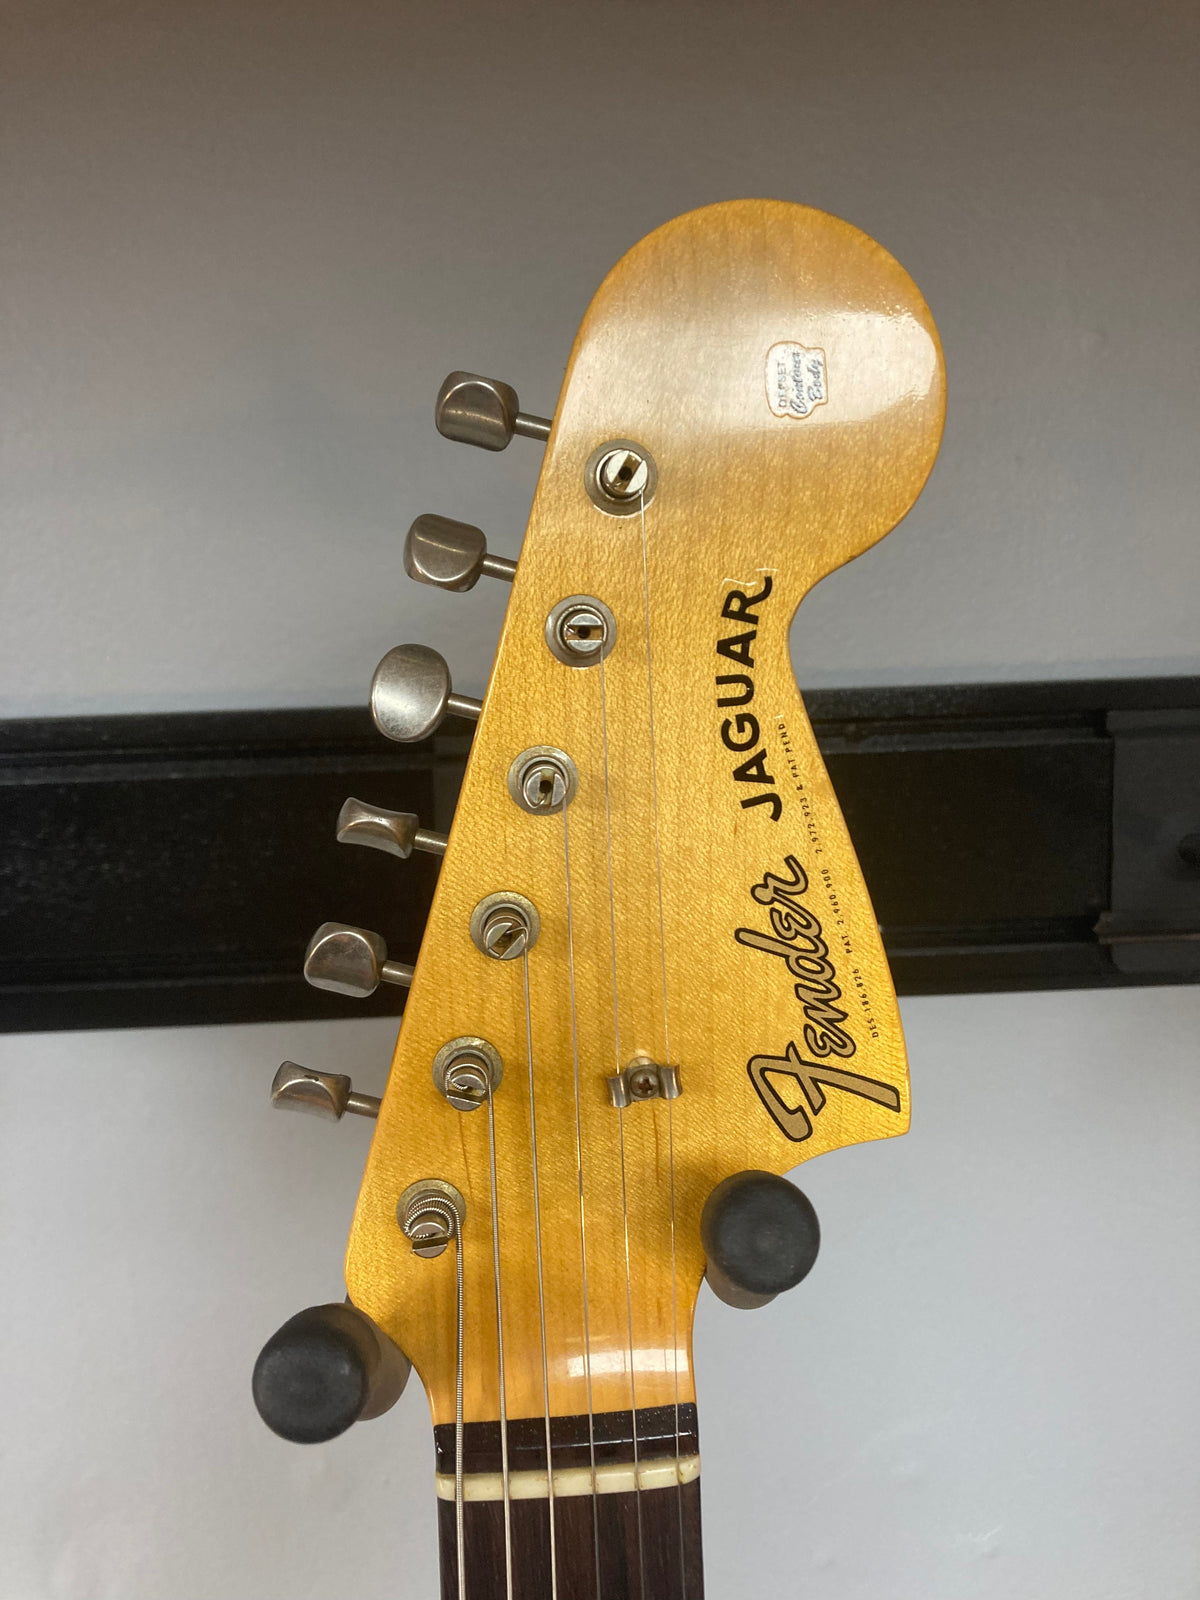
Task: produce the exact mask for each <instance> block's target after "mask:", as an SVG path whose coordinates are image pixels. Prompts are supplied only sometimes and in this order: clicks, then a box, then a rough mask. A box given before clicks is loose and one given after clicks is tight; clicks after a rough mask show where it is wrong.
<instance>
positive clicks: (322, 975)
mask: <svg viewBox="0 0 1200 1600" xmlns="http://www.w3.org/2000/svg"><path fill="white" fill-rule="evenodd" d="M304 976H305V978H306V979H307V980H308V982H309V983H311V984H312V986H313V988H314V989H328V990H329V991H330V993H332V994H349V995H353V996H354V997H355V999H356V1000H365V999H366V997H367V996H368V995H369V994H374V993H375V991H376V989H378V987H379V985H380V984H381V983H395V984H399V985H400V987H401V988H404V989H407V988H408V986H409V984H410V983H411V982H412V981H413V969H412V968H411V967H410V966H409V965H408V964H407V963H406V962H404V961H389V960H388V953H387V945H386V944H385V943H384V942H383V940H382V939H381V938H380V936H379V935H378V934H377V933H370V932H368V930H367V929H366V928H352V927H350V926H349V924H348V923H345V922H323V923H322V924H321V926H320V927H319V928H318V929H317V931H316V933H314V934H313V936H312V938H311V939H310V940H309V941H308V949H307V950H306V951H305V952H304Z"/></svg>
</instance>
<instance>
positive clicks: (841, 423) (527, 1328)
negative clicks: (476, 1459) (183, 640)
mask: <svg viewBox="0 0 1200 1600" xmlns="http://www.w3.org/2000/svg"><path fill="white" fill-rule="evenodd" d="M943 403H944V379H943V368H942V360H941V352H940V347H939V344H938V338H937V332H936V330H935V328H934V325H933V321H932V319H931V317H930V314H929V311H928V309H927V308H926V306H925V304H924V302H923V301H922V299H921V296H920V294H919V293H918V292H917V290H916V288H915V286H914V285H913V283H912V281H911V280H910V279H909V278H908V276H907V275H906V274H905V273H904V271H903V270H902V269H901V268H900V267H899V266H898V265H897V263H896V262H895V261H894V260H893V259H892V258H891V257H890V256H889V255H888V254H887V253H886V252H885V251H884V250H882V249H881V248H880V246H878V245H877V244H875V243H874V242H873V241H872V240H870V239H869V238H867V237H866V236H865V235H864V234H862V233H860V232H859V231H858V230H856V229H855V228H853V227H850V226H849V225H848V224H846V223H844V222H841V221H838V220H837V219H836V218H833V217H830V216H827V215H825V214H823V213H821V212H818V211H813V210H810V209H807V208H805V207H801V206H796V205H789V204H783V203H776V202H768V201H741V202H736V203H730V204H726V205H718V206H711V207H708V208H706V209H704V210H700V211H696V212H692V213H690V214H688V215H686V216H683V217H680V218H678V219H677V220H675V221H674V222H671V223H669V224H668V225H667V226H666V227H663V228H660V229H659V230H658V231H657V232H655V233H653V234H651V235H650V236H649V237H648V238H647V239H645V240H643V241H642V243H641V244H639V245H638V246H636V248H634V249H633V250H632V251H630V253H629V254H628V255H627V256H626V257H625V258H624V259H623V260H622V261H621V262H620V263H618V265H617V266H616V267H615V268H614V269H613V271H612V272H611V273H610V274H609V276H608V278H607V279H606V280H605V282H604V283H603V285H602V286H601V288H600V290H599V292H598V294H597V295H596V298H595V300H594V301H593V302H592V305H591V307H590V309H589V311H588V313H587V316H586V317H585V319H584V322H583V326H582V328H581V329H580V333H579V336H578V339H577V342H576V345H575V349H574V352H573V354H572V357H571V361H570V365H569V367H568V370H567V375H566V381H565V383H564V387H563V391H562V395H561V398H560V401H559V405H558V408H557V411H556V413H555V417H554V422H553V428H552V431H551V434H550V439H549V443H548V446H547V450H546V458H545V464H544V466H543V469H542V474H541V478H540V481H539V484H538V489H537V495H536V498H535V501H534V505H533V510H532V514H531V517H530V521H529V526H528V531H527V533H526V536H525V542H524V547H523V550H522V553H521V559H520V565H519V568H518V571H517V574H516V579H515V582H514V585H513V592H512V598H511V601H510V604H509V607H508V614H507V617H506V620H505V624H504V631H503V634H502V637H501V641H500V647H499V651H498V654H497V657H496V662H495V667H494V671H493V674H492V680H491V683H490V686H489V688H488V692H487V696H486V699H485V701H484V706H483V714H482V717H481V720H480V722H479V727H478V732H477V734H476V737H475V742H474V747H473V749H472V752H471V757H470V762H469V765H468V768H467V772H466V777H465V781H464V784H463V788H462V793H461V798H460V801H459V806H458V812H457V816H456V818H455V822H454V827H453V831H452V833H451V835H450V844H449V848H448V850H447V853H446V856H445V860H444V863H443V867H442V871H441V877H440V880H439V883H438V888H437V894H436V898H435V900H434V904H433V908H432V912H431V914H430V918H429V922H428V926H427V930H426V933H425V939H424V944H423V946H422V949H421V954H420V958H419V960H418V963H417V967H416V976H415V980H414V982H413V986H412V990H411V994H410V997H409V1000H408V1005H407V1009H406V1011H405V1015H404V1022H403V1027H402V1029H401V1033H400V1039H399V1044H398V1046H397V1050H396V1056H395V1062H394V1065H393V1068H392V1073H391V1078H390V1081H389V1084H388V1088H387V1092H386V1094H385V1096H384V1098H383V1104H382V1108H381V1111H380V1115H379V1119H378V1122H377V1125H376V1131H375V1136H374V1141H373V1144H372V1147H371V1152H370V1157H369V1159H368V1163H367V1170H366V1176H365V1179H364V1183H363V1187H362V1192H361V1196H360V1199H359V1205H358V1210H357V1214H356V1217H355V1221H354V1228H353V1232H352V1235H351V1239H350V1247H349V1255H348V1261H347V1283H348V1287H349V1292H350V1296H351V1299H352V1300H353V1302H354V1303H355V1304H356V1305H357V1306H359V1307H360V1308H361V1309H362V1310H364V1311H366V1312H367V1313H369V1314H370V1316H371V1317H373V1318H374V1319H375V1320H376V1321H377V1322H378V1323H379V1324H380V1325H381V1326H382V1327H383V1328H384V1329H385V1330H386V1331H387V1332H388V1333H389V1334H390V1335H391V1336H392V1338H393V1339H394V1340H395V1341H396V1342H397V1343H398V1344H399V1345H400V1346H401V1347H402V1349H403V1350H404V1351H405V1352H406V1353H407V1354H408V1356H409V1357H410V1358H411V1360H412V1361H413V1363H414V1365H415V1366H416V1367H417V1369H418V1371H419V1372H420V1374H421V1377H422V1379H423V1381H424V1383H425V1387H426V1389H427V1391H428V1394H429V1397H430V1402H431V1405H432V1408H433V1413H434V1420H435V1421H436V1422H439V1423H442V1422H447V1421H452V1420H453V1419H454V1415H455V1394H454V1382H455V1349H456V1338H455V1315H456V1295H455V1268H454V1261H453V1252H450V1251H447V1252H446V1254H445V1255H443V1256H442V1257H440V1258H439V1259H436V1260H426V1259H422V1258H421V1257H419V1256H417V1255H415V1254H414V1253H413V1251H412V1249H411V1246H410V1243H409V1241H408V1239H407V1238H406V1237H405V1236H404V1234H403V1233H402V1232H401V1230H400V1228H399V1226H398V1225H397V1201H398V1198H399V1197H400V1195H401V1194H402V1193H403V1192H404V1191H405V1190H407V1189H408V1188H409V1186H410V1185H412V1184H413V1183H414V1182H416V1181H417V1180H422V1179H437V1180H440V1181H442V1182H445V1183H448V1184H450V1185H452V1186H453V1187H454V1188H455V1189H456V1190H458V1191H459V1192H460V1193H461V1195H462V1196H463V1198H464V1200H465V1204H466V1217H465V1223H464V1226H463V1229H462V1267H463V1282H464V1310H465V1338H464V1352H463V1357H464V1359H463V1365H464V1379H465V1405H464V1414H465V1416H466V1418H467V1419H468V1420H471V1419H476V1420H487V1419H494V1418H496V1417H498V1416H499V1415H500V1414H501V1411H500V1399H499V1393H498V1373H499V1360H498V1341H497V1270H496V1268H497V1262H498V1265H499V1273H498V1278H499V1286H500V1290H501V1295H500V1304H501V1306H502V1316H503V1324H502V1326H503V1343H504V1358H505V1359H504V1364H505V1370H506V1390H507V1393H506V1405H507V1415H508V1417H510V1418H513V1417H535V1416H542V1415H543V1413H544V1412H545V1411H549V1412H550V1413H552V1414H554V1415H574V1414H579V1413H583V1412H591V1411H593V1410H594V1411H596V1412H599V1411H609V1410H620V1409H629V1408H631V1407H632V1406H636V1407H646V1406H654V1405H662V1404H669V1403H671V1402H678V1401H680V1400H687V1399H690V1398H691V1397H692V1376H691V1356H690V1349H691V1322H692V1314H693V1308H694V1305H695V1300H696V1295H697V1292H698V1289H699V1285H700V1279H701V1277H702V1275H703V1272H704V1258H703V1251H702V1247H701V1243H700V1227H699V1223H700V1213H701V1210H702V1207H703V1205H704V1202H705V1199H706V1198H707V1196H708V1195H709V1193H710V1192H711V1191H712V1189H713V1188H714V1186H715V1185H716V1184H717V1183H718V1182H720V1181H721V1180H722V1179H724V1178H726V1177H728V1176H730V1175H731V1174H734V1173H737V1172H740V1171H743V1170H745V1169H748V1168H760V1169H766V1170H769V1171H774V1172H778V1173H782V1172H785V1171H787V1170H788V1169H790V1168H792V1167H794V1166H795V1165H796V1164H797V1163H798V1162H800V1161H802V1160H804V1159H806V1158H807V1157H809V1156H811V1155H816V1154H818V1153H820V1152H821V1151H824V1150H829V1149H832V1148H834V1147H836V1146H839V1145H845V1144H850V1143H854V1142H856V1141H859V1140H865V1139H875V1138H885V1137H888V1136H889V1135H891V1134H895V1133H901V1132H903V1131H904V1129H905V1127H906V1126H907V1122H908V1087H907V1074H906V1066H905V1056H904V1046H903V1040H902V1037H901V1032H900V1025H899V1021H898V1017H897V1012H896V1003H895V996H894V993H893V989H892V984H891V980H890V977H889V973H888V968H887V963H886V960H885V957H884V954H883V949H882V946H881V943H880V939H879V934H878V930H877V927H876V924H875V919H874V916H873V913H872V910H871V906H870V902H869V900H868V898H867V893H866V890H865V888H864V886H863V882H862V878H861V875H860V872H859V869H858V864H857V862H856V860H855V856H854V851H853V848H852V846H851V843H850V840H849V838H848V836H847V833H846V829H845V825H844V823H843V821H842V818H841V814H840V812H839V810H838V807H837V803H836V800H835V798H834V795H833V791H832V789H831V787H830V783H829V780H828V778H827V776H826V773H825V769H824V767H823V765H822V763H821V760H820V757H819V755H818V752H817V748H816V744H815V742H814V739H813V735H812V731H811V728H810V726H809V722H808V719H807V717H806V715H805V712H804V708H803V705H802V703H801V700H800V696H799V693H798V691H797V688H796V685H795V682H794V679H793V676H792V671H791V666H790V660H789V652H788V630H789V625H790V623H791V620H792V616H793V613H794V611H795V608H796V605H797V604H798V602H799V601H800V599H801V597H802V596H803V595H804V594H805V593H806V592H807V590H808V589H810V588H811V587H812V586H813V584H814V583H816V582H817V581H818V579H820V578H821V577H822V576H823V575H824V574H825V573H827V572H829V571H831V570H832V569H833V568H835V567H837V566H839V565H841V564H842V563H843V562H845V561H848V560H849V559H850V558H851V557H853V556H855V555H857V554H858V553H859V552H860V551H862V550H865V549H866V548H867V546H869V545H870V544H872V543H874V542H875V541H876V540H877V539H879V538H880V537H882V535H883V534H885V533H886V532H887V531H888V530H889V529H890V528H891V527H893V526H894V524H895V523H896V522H897V521H898V520H899V519H900V518H901V517H902V516H903V515H904V514H905V512H906V511H907V510H908V509H909V507H910V506H911V505H912V503H913V501H914V500H915V499H916V497H917V495H918V494H919V492H920V490H921V487H922V485H923V484H924V482H925V479H926V477H927V475H928V473H929V471H930V468H931V466H932V464H933V460H934V457H935V455H936V452H937V448H938V443H939V439H940V435H941V428H942V415H943ZM630 445H632V446H634V447H636V452H637V453H640V454H642V455H644V456H645V457H647V458H648V463H649V472H650V478H649V480H648V482H647V486H646V489H645V492H644V494H642V493H638V492H636V489H637V482H636V480H635V481H634V483H633V488H634V490H635V492H634V493H632V494H626V496H625V498H624V499H612V498H607V499H606V495H605V492H604V484H603V472H602V473H601V478H602V481H601V484H600V486H599V487H598V486H597V483H596V472H597V467H596V462H597V457H598V455H600V456H603V455H604V453H605V448H607V447H610V446H613V447H620V448H621V449H625V448H626V447H627V446H630ZM636 465H637V456H636V454H635V455H634V457H632V458H631V459H629V460H626V459H625V457H623V456H620V455H618V456H617V457H616V458H615V459H614V462H613V463H612V465H611V470H612V471H613V472H615V474H616V480H615V481H614V480H611V479H610V480H609V485H610V489H611V490H612V491H613V492H615V493H616V494H618V495H619V494H620V493H621V490H622V483H621V481H620V479H621V474H622V472H624V473H625V475H626V477H628V474H629V472H630V471H631V470H633V469H634V468H636ZM625 487H626V488H628V487H629V485H628V484H626V485H625ZM573 596H582V597H587V598H589V599H591V600H598V601H601V602H603V605H604V606H605V607H607V609H608V612H609V613H610V614H611V617H612V619H614V621H615V639H614V638H611V637H610V639H609V640H608V644H609V645H610V646H611V648H610V649H609V650H608V653H607V654H604V652H603V651H601V650H594V651H593V652H592V653H591V654H590V655H585V656H583V657H580V658H579V659H580V661H581V664H579V665H568V664H566V663H565V662H564V660H562V659H559V656H560V655H561V654H562V653H563V652H562V650H561V649H560V650H559V652H558V654H556V653H555V651H554V650H553V649H552V648H551V647H550V644H548V642H547V622H548V618H551V616H552V613H554V614H556V613H555V607H556V606H558V605H559V603H560V602H562V601H563V600H565V599H569V598H570V597H573ZM556 615H557V614H556ZM602 620H603V619H602ZM588 637H589V630H588V627H587V626H586V624H585V626H584V627H583V629H582V631H581V632H578V631H577V634H576V636H575V638H576V643H579V642H580V640H582V641H583V642H584V648H586V640H587V638H588ZM568 659H570V652H569V650H568ZM584 662H586V663H587V664H583V663H584ZM538 747H550V748H552V749H555V750H558V751H561V752H565V753H566V754H567V755H568V756H569V757H570V760H571V763H572V764H573V767H574V771H575V773H576V774H577V787H576V788H575V791H574V793H573V795H572V797H571V799H570V801H569V804H568V805H567V806H566V807H565V809H562V810H559V811H554V812H552V813H550V814H537V813H536V812H530V811H529V810H527V809H525V808H523V807H522V806H521V805H520V804H518V803H517V801H516V800H514V797H513V794H512V793H511V792H510V786H509V776H510V771H511V769H512V768H513V763H514V761H515V760H516V759H517V758H518V757H519V756H520V755H521V754H522V752H526V751H530V750H534V749H536V748H538ZM497 893H511V894H516V895H519V896H522V897H524V899H525V900H527V901H529V902H531V903H532V904H533V905H534V906H535V907H536V911H537V916H538V921H539V923H540V927H539V931H538V935H537V938H536V941H535V942H534V943H532V945H531V947H530V948H529V949H528V951H527V953H526V954H525V955H524V956H520V957H518V958H516V959H513V960H495V959H491V958H490V957H489V956H488V955H487V954H485V953H483V952H482V951H481V950H480V949H479V948H478V947H477V944H476V943H475V942H474V941H473V939H472V932H471V925H472V916H473V914H475V913H476V912H477V908H478V907H479V905H480V902H481V901H483V900H484V899H485V897H486V896H488V895H491V894H497ZM478 922H479V917H478V915H477V916H476V931H477V932H478ZM472 1036H475V1037H482V1038H483V1039H485V1040H486V1041H487V1042H488V1043H489V1044H490V1045H491V1046H492V1047H493V1048H494V1050H495V1052H497V1053H498V1055H499V1058H500V1060H501V1062H502V1065H503V1078H502V1081H501V1082H500V1083H499V1085H498V1087H497V1088H496V1089H495V1093H494V1095H493V1098H492V1106H491V1112H490V1114H489V1110H488V1109H487V1107H486V1106H480V1107H479V1108H478V1109H476V1110H474V1111H464V1110H458V1109H455V1108H454V1107H453V1106H452V1105H451V1104H449V1103H448V1102H447V1100H446V1099H445V1098H444V1097H443V1096H442V1094H440V1093H439V1091H438V1089H437V1088H436V1087H435V1083H434V1077H433V1067H434V1062H435V1058H437V1056H438V1052H439V1051H440V1050H442V1048H443V1046H445V1045H446V1044H447V1042H448V1041H452V1040H455V1039H459V1038H464V1037H472ZM643 1058H644V1059H645V1060H646V1061H648V1062H650V1063H655V1064H657V1065H659V1066H665V1067H674V1068H675V1069H677V1074H678V1083H679V1086H680V1088H681V1090H682V1092H681V1094H680V1095H679V1096H678V1098H675V1099H667V1098H662V1097H656V1098H650V1099H646V1100H643V1101H638V1100H634V1101H633V1102H632V1103H631V1104H629V1105H628V1106H627V1107H626V1108H625V1109H623V1110H618V1109H615V1108H614V1106H613V1104H611V1103H610V1089H609V1079H610V1078H612V1077H614V1076H616V1075H619V1074H622V1073H624V1072H625V1069H627V1068H628V1067H629V1066H630V1064H631V1063H636V1062H637V1061H639V1060H640V1059H643ZM660 1081H663V1080H660ZM667 1081H669V1075H668V1079H667ZM535 1149H536V1154H535ZM493 1159H494V1194H495V1206H494V1208H493Z"/></svg>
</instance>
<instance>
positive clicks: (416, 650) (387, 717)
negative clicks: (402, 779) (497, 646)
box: [371, 644, 483, 744]
mask: <svg viewBox="0 0 1200 1600" xmlns="http://www.w3.org/2000/svg"><path fill="white" fill-rule="evenodd" d="M482 710H483V702H482V701H481V700H476V699H475V698H474V697H473V696H472V695H467V694H454V693H452V691H451V688H450V668H449V667H448V666H447V665H446V663H445V661H444V660H443V659H442V657H441V656H440V655H438V653H437V651H436V650H430V649H429V648H428V647H427V646H426V645H423V644H398V645H397V646H396V648H395V649H394V650H389V651H388V653H387V655H385V656H384V658H383V660H382V661H381V662H380V663H379V665H378V666H377V667H376V668H375V676H374V677H373V678H372V679H371V715H372V717H373V718H374V719H375V726H376V727H377V728H378V729H379V731H380V733H382V734H383V735H384V736H385V738H388V739H396V740H399V742H400V743H401V744H410V743H412V741H413V740H415V739H424V738H427V737H428V735H429V734H431V733H432V732H433V730H434V729H435V728H436V727H437V726H438V724H439V723H440V722H441V720H442V718H443V717H444V716H445V715H446V713H447V711H453V712H454V713H455V714H456V715H457V716H460V717H469V718H470V719H471V721H472V722H475V721H478V718H479V713H480V712H481V711H482Z"/></svg>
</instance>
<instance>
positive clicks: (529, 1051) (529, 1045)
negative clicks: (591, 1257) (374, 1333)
mask: <svg viewBox="0 0 1200 1600" xmlns="http://www.w3.org/2000/svg"><path fill="white" fill-rule="evenodd" d="M521 966H522V969H523V975H524V980H525V1046H526V1065H527V1068H528V1072H529V1153H530V1157H531V1160H532V1163H533V1232H534V1239H535V1242H536V1245H537V1289H538V1324H539V1326H540V1329H541V1336H542V1402H543V1415H544V1418H545V1423H546V1490H547V1498H548V1500H549V1502H550V1600H558V1561H557V1557H556V1548H555V1546H556V1528H555V1522H556V1517H555V1503H554V1457H553V1454H552V1452H551V1448H550V1366H549V1361H548V1359H547V1355H546V1290H545V1284H544V1280H543V1273H542V1212H541V1197H540V1194H539V1190H538V1153H537V1103H536V1097H535V1094H534V1088H533V1027H532V1024H531V1021H530V1015H529V946H528V944H527V945H526V947H525V952H524V954H523V955H522V957H521Z"/></svg>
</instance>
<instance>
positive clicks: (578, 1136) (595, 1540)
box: [509, 799, 601, 1600]
mask: <svg viewBox="0 0 1200 1600" xmlns="http://www.w3.org/2000/svg"><path fill="white" fill-rule="evenodd" d="M568 809H569V806H568V803H567V801H566V800H565V799H564V801H563V808H562V819H563V873H564V876H565V878H566V885H567V979H568V984H569V988H570V995H571V1056H572V1060H573V1062H574V1072H575V1170H576V1173H577V1176H578V1181H579V1271H580V1278H581V1280H582V1285H583V1373H584V1381H585V1383H586V1386H587V1417H588V1462H589V1465H590V1468H591V1474H592V1551H593V1555H594V1557H595V1564H596V1600H601V1595H600V1507H599V1503H598V1501H597V1498H596V1417H595V1411H594V1408H593V1405H592V1344H591V1333H590V1329H589V1325H588V1279H587V1222H586V1217H585V1206H584V1196H583V1118H582V1111H581V1099H580V1093H579V1021H578V1013H577V1009H576V1003H575V924H574V919H573V915H572V906H571V834H570V827H569V824H568V822H567V811H568ZM509 1600H511V1596H510V1597H509Z"/></svg>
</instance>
